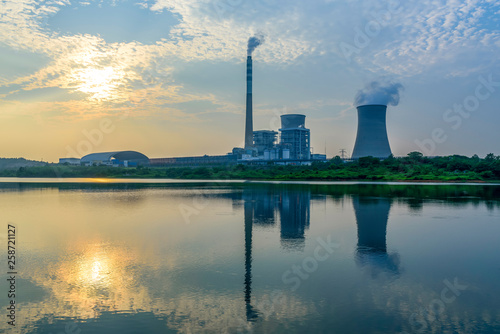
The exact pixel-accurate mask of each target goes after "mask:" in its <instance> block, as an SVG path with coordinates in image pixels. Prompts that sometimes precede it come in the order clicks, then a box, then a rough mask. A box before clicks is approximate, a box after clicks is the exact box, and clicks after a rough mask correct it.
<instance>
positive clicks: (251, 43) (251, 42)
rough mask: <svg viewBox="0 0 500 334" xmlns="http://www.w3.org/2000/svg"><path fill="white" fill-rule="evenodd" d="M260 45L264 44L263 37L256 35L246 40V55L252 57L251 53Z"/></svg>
mask: <svg viewBox="0 0 500 334" xmlns="http://www.w3.org/2000/svg"><path fill="white" fill-rule="evenodd" d="M262 43H264V35H257V36H253V37H250V38H249V39H248V49H247V54H248V55H249V56H251V55H252V52H253V51H254V50H255V49H256V48H257V47H258V46H259V45H261V44H262Z"/></svg>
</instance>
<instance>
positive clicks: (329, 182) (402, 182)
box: [0, 177, 500, 186]
mask: <svg viewBox="0 0 500 334" xmlns="http://www.w3.org/2000/svg"><path fill="white" fill-rule="evenodd" d="M13 183H50V184H57V183H65V184H68V183H81V184H92V183H93V184H124V183H147V184H175V183H184V184H190V183H222V184H224V183H227V184H237V183H242V184H245V183H246V184H249V183H266V184H314V185H321V184H324V185H334V184H375V185H376V184H380V185H386V184H393V185H493V186H495V185H497V186H500V181H484V180H450V181H446V180H361V179H360V180H352V179H350V180H310V179H303V180H297V179H294V180H292V179H288V180H276V179H228V180H221V179H168V178H111V177H104V178H85V177H68V178H62V177H61V178H53V177H0V184H13Z"/></svg>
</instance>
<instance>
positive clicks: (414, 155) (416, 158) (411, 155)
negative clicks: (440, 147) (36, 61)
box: [408, 151, 424, 161]
mask: <svg viewBox="0 0 500 334" xmlns="http://www.w3.org/2000/svg"><path fill="white" fill-rule="evenodd" d="M423 157H424V155H423V154H422V153H421V152H418V151H413V152H410V153H408V158H410V159H411V160H413V161H420V160H422V158H423Z"/></svg>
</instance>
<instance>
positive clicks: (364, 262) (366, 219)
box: [352, 197, 399, 276]
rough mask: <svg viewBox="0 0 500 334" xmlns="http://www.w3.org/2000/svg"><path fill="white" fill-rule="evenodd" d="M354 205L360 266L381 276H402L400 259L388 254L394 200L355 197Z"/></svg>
mask: <svg viewBox="0 0 500 334" xmlns="http://www.w3.org/2000/svg"><path fill="white" fill-rule="evenodd" d="M352 204H353V207H354V214H355V216H356V225H357V226H358V246H357V252H356V262H357V263H358V265H360V266H362V267H365V266H368V267H369V268H370V269H371V273H372V275H373V276H377V275H378V273H380V272H389V273H392V274H399V255H398V254H397V253H395V254H390V255H389V254H388V253H387V243H386V235H387V221H388V219H389V211H390V209H391V204H392V202H391V200H390V199H387V198H367V197H353V200H352Z"/></svg>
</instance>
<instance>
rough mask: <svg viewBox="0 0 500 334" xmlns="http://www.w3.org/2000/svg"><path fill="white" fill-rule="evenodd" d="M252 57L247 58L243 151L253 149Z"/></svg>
mask: <svg viewBox="0 0 500 334" xmlns="http://www.w3.org/2000/svg"><path fill="white" fill-rule="evenodd" d="M252 136H253V107H252V56H248V57H247V104H246V118H245V149H246V150H249V149H251V148H252V147H253V138H252Z"/></svg>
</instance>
